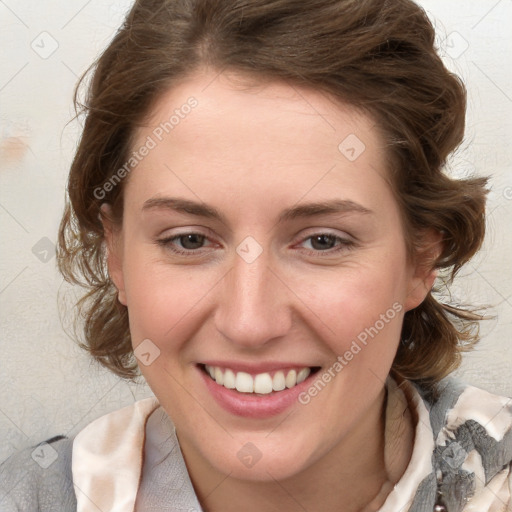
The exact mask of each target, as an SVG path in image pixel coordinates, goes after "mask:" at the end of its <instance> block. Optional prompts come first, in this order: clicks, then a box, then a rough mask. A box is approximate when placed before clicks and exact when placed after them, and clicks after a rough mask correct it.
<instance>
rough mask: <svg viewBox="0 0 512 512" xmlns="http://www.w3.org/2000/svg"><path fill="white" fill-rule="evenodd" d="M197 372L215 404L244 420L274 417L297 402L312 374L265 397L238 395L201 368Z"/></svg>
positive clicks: (237, 392)
mask: <svg viewBox="0 0 512 512" xmlns="http://www.w3.org/2000/svg"><path fill="white" fill-rule="evenodd" d="M198 371H199V373H200V374H201V377H202V378H203V381H204V383H205V384H206V387H207V388H208V391H209V392H210V393H211V394H212V396H213V398H214V399H215V400H216V402H217V403H218V404H219V405H220V406H221V407H222V408H223V409H225V410H226V411H228V412H230V413H231V414H234V415H236V416H243V417H245V418H254V419H263V418H270V417H272V416H276V415H278V414H280V413H282V412H284V411H285V410H286V409H288V408H289V407H291V406H292V405H293V404H294V403H296V402H297V401H298V396H299V395H300V394H301V393H302V392H303V391H304V390H305V389H306V388H307V387H308V386H309V385H310V383H311V381H312V379H313V378H314V377H315V375H316V372H315V373H314V374H310V375H309V377H308V378H307V379H306V380H304V381H303V382H301V383H300V384H297V385H296V386H294V387H293V388H289V389H283V390H282V391H277V392H272V393H269V394H266V395H256V394H254V393H240V392H239V391H236V389H227V388H225V387H224V386H221V385H219V384H217V383H216V382H215V381H214V380H213V379H212V378H211V377H210V376H209V375H207V374H206V373H205V372H204V371H203V370H202V369H201V367H198Z"/></svg>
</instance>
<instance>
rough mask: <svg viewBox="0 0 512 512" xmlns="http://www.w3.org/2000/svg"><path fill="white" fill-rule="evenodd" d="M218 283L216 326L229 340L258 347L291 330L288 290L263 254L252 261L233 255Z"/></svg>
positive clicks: (248, 346) (250, 346)
mask: <svg viewBox="0 0 512 512" xmlns="http://www.w3.org/2000/svg"><path fill="white" fill-rule="evenodd" d="M219 285H220V286H219V288H218V295H217V299H218V302H217V308H216V312H215V325H216V328H217V329H218V331H219V332H221V333H222V334H223V336H224V337H225V338H227V339H228V340H229V341H230V342H231V343H233V344H237V345H239V346H243V347H247V348H254V349H257V348H259V347H263V346H265V345H266V344H267V343H269V342H270V341H272V340H275V339H277V338H279V337H282V336H284V335H285V334H286V333H287V332H288V331H289V330H290V328H291V325H292V318H291V316H292V313H291V308H290V305H289V304H288V303H287V300H288V299H289V297H290V292H289V290H288V288H287V287H286V286H285V284H283V282H282V281H281V280H280V278H279V276H278V275H277V272H276V271H275V270H273V269H272V268H270V266H269V261H268V258H267V257H266V255H265V253H263V254H261V255H260V256H259V257H258V258H257V259H256V260H255V261H253V262H251V263H247V262H246V261H244V260H243V259H242V258H241V257H239V256H238V255H235V256H234V263H233V266H232V268H231V270H230V271H229V272H228V273H227V274H226V275H225V276H224V278H223V280H222V282H221V283H219Z"/></svg>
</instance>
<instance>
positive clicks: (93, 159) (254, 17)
mask: <svg viewBox="0 0 512 512" xmlns="http://www.w3.org/2000/svg"><path fill="white" fill-rule="evenodd" d="M434 36H435V33H434V29H433V27H432V25H431V23H430V21H429V19H428V17H427V15H426V14H425V12H424V11H423V10H422V9H421V8H420V7H418V6H417V5H416V4H415V3H414V2H412V1H411V0H391V1H382V0H158V1H156V0H139V1H137V2H136V3H135V5H134V6H133V8H132V9H131V11H130V13H129V14H128V16H127V18H126V20H125V22H124V24H123V26H122V27H121V28H120V29H119V31H118V32H117V34H116V36H115V37H114V39H113V41H112V42H111V43H110V45H109V46H108V48H107V49H106V50H105V51H104V52H103V54H102V55H101V56H100V58H99V59H98V60H97V62H96V63H95V64H94V65H93V66H92V67H91V68H90V70H89V71H91V70H93V71H94V73H93V76H92V81H91V83H90V86H89V89H88V95H87V97H86V99H85V102H84V104H80V102H79V101H78V90H79V86H80V84H81V83H83V81H84V78H85V77H86V76H89V74H88V73H86V74H85V75H84V77H82V79H81V81H80V82H79V84H78V85H77V90H76V91H75V106H76V108H77V112H80V113H82V114H85V125H84V129H83V134H82V138H81V140H80V144H79V146H78V149H77V152H76V155H75V158H74V160H73V163H72V166H71V170H70V175H69V184H68V195H69V201H68V202H67V204H66V209H65V212H64V216H63V219H62V222H61V226H60V232H59V247H58V263H59V268H60V270H61V272H62V273H63V275H64V277H65V278H66V279H67V280H68V281H70V282H73V283H79V284H81V285H82V286H84V287H85V288H86V289H87V294H86V295H85V297H84V298H83V299H82V301H81V302H80V303H79V308H80V309H79V310H80V312H81V315H82V319H83V321H84V322H83V325H84V331H85V332H84V334H85V341H84V342H82V343H81V346H82V347H84V348H86V349H87V350H88V351H89V352H90V353H91V354H92V355H93V356H94V358H96V359H97V360H98V361H99V362H100V363H101V364H103V365H104V366H106V367H107V368H109V369H111V370H112V371H114V372H115V373H116V374H118V375H120V376H122V377H125V378H134V377H135V376H136V375H137V365H136V363H135V359H134V357H133V352H132V346H131V339H130V332H129V328H128V313H127V310H126V308H125V307H124V306H122V305H121V304H120V303H119V302H118V300H117V293H116V289H115V288H114V286H113V284H112V282H111V281H110V279H109V276H108V272H107V269H106V264H105V248H104V233H103V228H102V223H101V222H100V219H99V211H100V206H101V204H102V203H103V202H108V203H110V204H111V205H112V209H113V212H114V215H115V218H116V219H117V220H118V221H119V220H120V219H121V217H122V201H123V182H121V183H120V184H119V185H118V186H115V187H110V189H111V190H110V191H109V193H108V194H106V195H105V197H104V198H103V197H102V198H98V194H97V193H95V191H97V190H98V187H101V186H102V185H103V184H104V183H105V182H106V181H107V180H109V179H112V176H114V173H115V172H116V171H118V170H119V169H120V168H121V167H122V166H123V164H124V163H125V162H126V161H127V158H128V155H129V152H130V149H131V138H132V135H133V133H134V130H135V128H136V127H137V126H138V125H139V124H140V123H141V122H142V121H143V120H144V118H145V116H147V115H148V113H149V111H150V110H151V106H152V105H153V104H154V102H155V101H156V100H158V98H159V97H160V95H161V94H163V93H164V92H165V91H166V90H168V89H169V88H171V87H172V86H173V85H175V84H176V83H178V82H179V81H181V80H183V79H184V78H186V77H187V76H190V75H191V74H193V72H194V71H195V70H197V69H198V68H199V67H200V66H205V65H207V66H210V67H212V68H214V69H217V70H219V72H220V71H222V70H226V69H227V70H230V71H235V72H239V73H241V74H246V75H250V76H254V77H257V78H259V79H261V80H286V81H287V82H289V83H291V84H294V85H297V86H304V87H312V88H314V89H316V90H319V91H323V92H325V93H326V94H332V95H333V97H335V98H337V99H338V100H339V101H341V102H344V103H348V104H351V105H353V106H355V107H356V108H359V109H362V110H363V111H365V112H366V113H367V114H369V115H370V116H372V117H373V119H375V120H376V121H377V125H378V127H379V128H380V130H381V131H382V133H383V136H384V138H385V141H386V144H387V147H388V153H389V163H390V165H389V167H390V178H391V182H392V185H393V189H394V191H395V194H396V197H397V200H398V202H399V204H400V206H401V211H402V216H403V219H404V227H405V234H406V242H407V244H408V249H409V254H410V256H411V257H414V254H416V251H417V249H418V247H419V246H420V244H421V238H420V235H421V233H422V232H423V231H424V230H425V229H428V228H434V229H435V230H437V231H438V232H440V233H441V234H442V236H443V242H444V244H443V249H442V253H441V254H440V255H439V257H438V258H437V259H436V261H433V263H432V264H433V266H434V267H435V268H438V269H444V271H445V274H446V275H447V276H448V281H451V280H452V279H453V277H454V276H455V274H456V272H457V271H458V270H459V269H460V267H461V266H462V265H463V264H464V263H466V262H467V261H468V260H469V259H470V258H471V257H472V256H473V255H474V253H475V252H476V251H477V250H478V249H479V247H480V245H481V243H482V241H483V237H484V229H485V218H484V212H485V195H486V192H487V190H486V188H485V185H486V181H487V180H486V179H485V178H471V179H464V180H453V179H451V178H449V177H447V176H446V175H445V174H443V167H444V166H445V164H446V160H447V157H448V155H449V154H450V153H451V152H452V151H453V150H454V149H455V148H456V147H457V146H458V145H459V144H460V142H461V140H462V137H463V133H464V122H465V109H466V94H465V88H464V86H463V84H462V83H461V81H460V80H459V79H458V77H456V76H454V75H453V74H451V73H450V72H448V70H447V69H446V68H445V66H444V65H443V63H442V61H441V59H440V58H439V56H438V54H437V53H436V50H435V46H434ZM479 318H480V317H479V316H478V315H476V314H474V313H472V312H470V311H468V310H465V309H463V308H462V307H461V306H460V305H448V304H444V303H441V302H440V301H438V300H436V298H435V297H434V295H433V294H432V293H429V295H428V296H427V298H426V299H425V301H424V302H423V303H422V304H421V305H420V306H418V307H417V308H415V309H414V310H412V311H409V312H407V313H406V314H405V319H404V323H403V328H402V336H401V344H400V347H399V350H398V353H397V355H396V358H395V361H394V364H393V367H392V371H393V372H394V373H395V374H396V375H398V376H401V377H404V378H408V379H411V380H414V381H422V382H424V383H427V384H428V383H430V384H432V383H435V382H437V381H438V380H439V379H441V378H442V377H444V376H445V375H447V374H448V373H449V372H450V371H452V370H453V369H454V368H456V367H457V366H458V365H459V363H460V353H461V351H463V350H466V349H467V348H468V347H469V346H471V345H472V344H473V343H474V342H476V341H477V339H478V332H477V330H475V326H476V325H477V323H476V321H477V320H478V319H479Z"/></svg>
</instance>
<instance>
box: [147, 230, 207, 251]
mask: <svg viewBox="0 0 512 512" xmlns="http://www.w3.org/2000/svg"><path fill="white" fill-rule="evenodd" d="M207 241H208V238H207V237H206V236H205V235H203V234H201V233H181V234H179V235H175V236H172V237H167V238H162V239H160V240H157V243H158V244H159V245H161V246H162V247H165V248H166V249H168V250H170V251H171V252H174V253H176V254H183V255H186V256H190V255H194V254H197V253H199V252H200V251H199V249H202V248H203V247H204V244H205V242H207Z"/></svg>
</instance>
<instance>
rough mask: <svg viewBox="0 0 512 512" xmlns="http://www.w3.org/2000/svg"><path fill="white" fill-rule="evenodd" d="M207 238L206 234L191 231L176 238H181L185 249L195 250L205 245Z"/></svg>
mask: <svg viewBox="0 0 512 512" xmlns="http://www.w3.org/2000/svg"><path fill="white" fill-rule="evenodd" d="M205 238H206V237H205V236H204V235H199V234H197V233H190V234H187V235H180V236H178V237H176V238H175V240H179V242H180V244H181V247H183V249H189V250H194V249H200V248H201V247H202V246H203V244H204V240H205Z"/></svg>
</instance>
